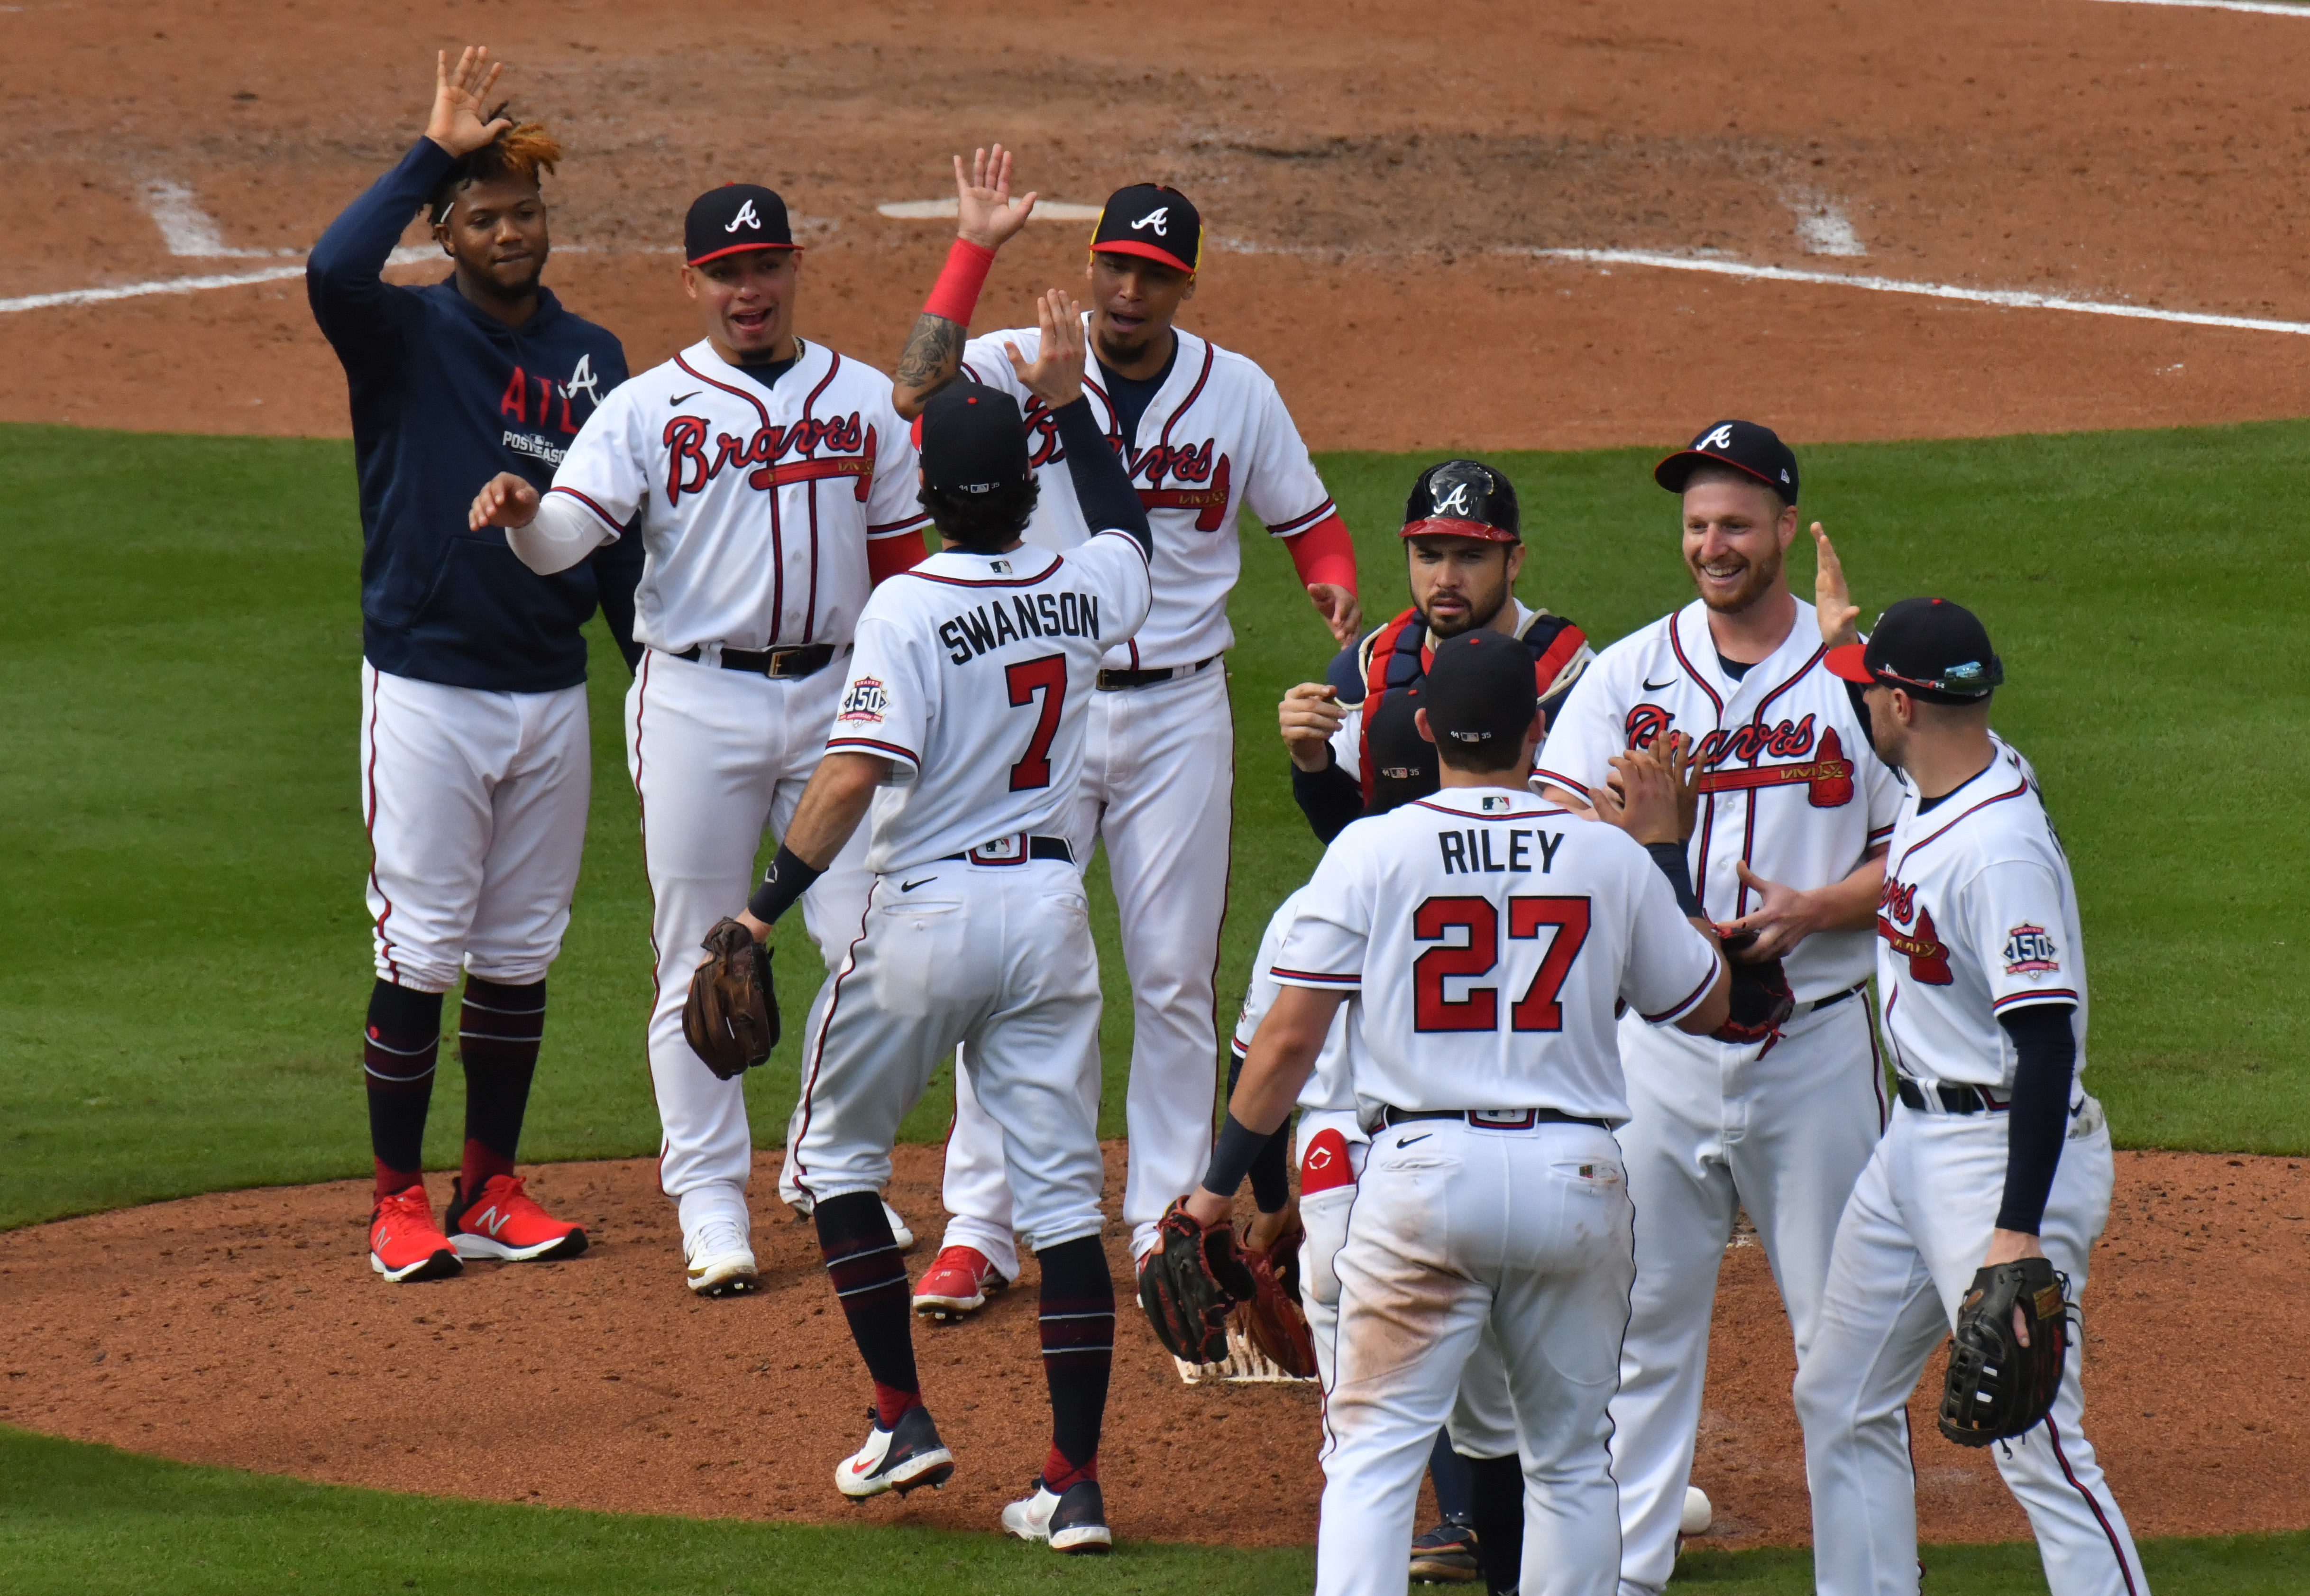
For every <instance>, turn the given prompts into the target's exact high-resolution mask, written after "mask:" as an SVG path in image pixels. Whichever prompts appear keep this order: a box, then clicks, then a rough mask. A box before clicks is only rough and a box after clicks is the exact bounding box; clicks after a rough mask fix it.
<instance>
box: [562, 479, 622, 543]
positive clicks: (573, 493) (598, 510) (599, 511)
mask: <svg viewBox="0 0 2310 1596" xmlns="http://www.w3.org/2000/svg"><path fill="white" fill-rule="evenodd" d="M546 491H547V492H548V493H567V494H568V495H569V497H570V498H572V499H576V500H577V502H578V503H579V504H582V505H584V506H585V507H586V508H587V509H589V510H591V511H593V512H594V513H595V515H597V516H601V517H602V519H603V520H604V522H607V523H608V524H609V526H610V529H611V530H612V532H616V533H620V534H621V535H622V534H623V533H624V532H625V530H626V529H625V528H624V527H622V526H621V525H618V523H617V521H616V520H615V519H614V518H612V516H611V515H610V512H609V511H607V510H605V509H604V508H603V507H601V506H600V505H598V504H595V502H594V501H593V500H592V499H588V498H586V496H585V495H584V494H583V493H580V492H578V491H577V489H575V488H564V487H562V486H561V485H560V483H558V482H557V483H555V484H554V485H553V486H552V487H551V488H548V489H547V490H546Z"/></svg>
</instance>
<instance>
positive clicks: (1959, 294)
mask: <svg viewBox="0 0 2310 1596" xmlns="http://www.w3.org/2000/svg"><path fill="white" fill-rule="evenodd" d="M1503 253H1507V254H1515V255H1524V256H1534V257H1536V258H1539V259H1542V260H1574V261H1585V262H1588V263H1590V264H1592V265H1604V266H1654V267H1657V268H1659V269H1660V270H1662V271H1666V272H1706V273H1710V274H1711V275H1713V276H1717V277H1745V278H1749V279H1751V280H1753V281H1757V282H1811V283H1819V284H1822V285H1824V286H1828V287H1832V288H1857V289H1864V290H1866V291H1869V292H1871V293H1874V294H1915V295H1917V296H1918V297H1920V298H1922V299H1961V300H1964V301H1965V302H1966V303H1967V304H1971V305H2001V306H2003V307H2005V308H2008V309H2010V310H2069V311H2075V312H2077V313H2078V314H2080V315H2082V316H2120V317H2127V318H2128V319H2130V320H2133V321H2164V322H2178V323H2180V324H2181V325H2184V326H2192V327H2233V328H2236V329H2237V330H2239V331H2241V332H2248V333H2294V334H2310V322H2300V321H2271V320H2268V319H2265V318H2263V317H2254V316H2215V315H2213V314H2211V313H2210V312H2207V311H2201V310H2158V309H2155V308H2151V307H2149V306H2146V305H2113V304H2110V303H2108V302H2107V301H2106V300H2102V299H2071V298H2069V297H2068V296H2066V295H2063V294H2040V293H2031V292H2028V291H2026V290H2022V289H2010V288H1958V287H1956V286H1955V285H1953V284H1950V283H1946V282H1904V281H1902V280H1901V279H1900V278H1898V277H1861V276H1854V275H1852V274H1850V273H1843V272H1800V271H1795V270H1793V269H1792V268H1790V267H1787V266H1756V265H1749V264H1747V263H1746V262H1743V261H1735V260H1708V259H1703V258H1699V257H1697V256H1689V255H1663V254H1658V253H1655V252H1654V251H1652V250H1647V249H1518V250H1511V251H1504V252H1503Z"/></svg>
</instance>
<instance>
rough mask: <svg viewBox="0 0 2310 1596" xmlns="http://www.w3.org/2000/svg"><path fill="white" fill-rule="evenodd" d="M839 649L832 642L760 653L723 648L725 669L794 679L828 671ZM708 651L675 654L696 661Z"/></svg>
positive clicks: (788, 679) (694, 650) (743, 649)
mask: <svg viewBox="0 0 2310 1596" xmlns="http://www.w3.org/2000/svg"><path fill="white" fill-rule="evenodd" d="M835 652H836V651H835V646H834V645H833V644H831V643H812V644H808V645H806V646H803V647H800V648H765V649H763V650H761V651H760V653H756V652H755V651H754V650H752V649H751V648H725V649H724V650H723V651H722V668H723V669H724V670H725V671H746V672H751V673H752V674H754V675H756V676H771V677H777V678H778V679H780V680H782V681H793V680H795V678H796V677H801V676H815V675H817V674H818V673H819V672H821V671H823V670H825V669H826V667H827V666H829V665H830V664H833V663H834V656H835ZM705 654H706V651H705V650H704V649H703V648H686V649H684V650H682V653H680V654H677V655H674V656H673V657H674V658H676V659H686V660H689V661H690V663H691V664H696V663H697V662H698V661H699V660H700V659H702V658H704V657H705Z"/></svg>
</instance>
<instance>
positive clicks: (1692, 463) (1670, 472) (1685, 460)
mask: <svg viewBox="0 0 2310 1596" xmlns="http://www.w3.org/2000/svg"><path fill="white" fill-rule="evenodd" d="M1704 465H1721V466H1723V467H1724V469H1725V470H1727V471H1737V472H1739V473H1741V475H1742V476H1744V477H1749V478H1751V479H1752V480H1754V481H1759V482H1762V483H1764V485H1765V486H1766V487H1767V488H1770V489H1771V490H1773V491H1774V492H1776V493H1780V492H1781V485H1780V484H1779V483H1778V482H1776V481H1773V479H1772V478H1770V477H1768V476H1767V475H1766V474H1765V473H1763V472H1761V471H1750V469H1749V468H1748V467H1747V466H1745V465H1743V464H1741V463H1740V462H1739V461H1738V460H1727V459H1726V458H1725V457H1724V455H1711V454H1707V453H1706V452H1704V451H1702V450H1700V449H1679V450H1677V452H1676V453H1675V454H1673V455H1670V456H1669V457H1668V458H1667V459H1665V460H1663V461H1662V462H1661V463H1660V464H1658V465H1655V466H1654V467H1653V481H1655V482H1658V483H1659V484H1660V485H1661V486H1662V487H1663V488H1665V489H1667V490H1669V491H1670V492H1672V493H1681V492H1683V491H1684V485H1685V483H1686V482H1687V481H1690V480H1691V477H1692V473H1694V472H1696V471H1698V470H1699V469H1700V468H1701V467H1702V466H1704ZM1781 498H1782V500H1783V502H1784V503H1788V504H1794V503H1795V502H1796V501H1795V500H1794V499H1790V498H1789V497H1788V496H1787V495H1786V494H1785V493H1784V494H1782V495H1781Z"/></svg>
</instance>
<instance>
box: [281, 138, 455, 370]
mask: <svg viewBox="0 0 2310 1596" xmlns="http://www.w3.org/2000/svg"><path fill="white" fill-rule="evenodd" d="M452 164H453V160H452V157H451V156H450V154H449V152H447V150H444V149H443V148H441V146H440V145H439V144H437V143H434V142H433V141H432V140H431V139H430V138H421V139H419V140H418V141H417V143H415V144H414V145H412V146H411V148H410V151H409V153H408V154H406V155H404V156H403V157H402V158H401V164H400V165H398V166H396V167H395V168H394V169H392V170H391V171H389V172H387V173H386V174H385V176H383V177H382V178H378V180H377V181H376V182H374V183H372V184H370V185H369V191H368V192H367V193H366V194H363V195H361V196H360V198H359V199H357V200H355V201H354V202H353V203H352V204H350V205H347V206H346V207H345V209H344V212H343V214H341V215H340V216H338V218H337V219H336V220H335V221H333V222H331V223H329V230H328V231H326V232H325V233H323V234H322V235H321V239H320V242H319V243H317V244H316V245H314V246H313V253H312V254H311V255H310V256H307V257H306V261H305V297H306V298H307V299H308V300H309V301H311V303H312V307H313V319H314V320H315V321H316V322H318V323H319V324H320V327H321V335H322V336H323V337H325V338H326V339H327V340H328V341H329V344H330V347H332V348H333V349H334V350H335V351H337V359H338V360H341V361H343V363H344V367H345V369H346V371H347V372H348V373H352V374H354V375H360V374H362V373H366V372H371V371H377V370H380V369H384V368H386V367H389V366H393V365H396V364H398V363H399V361H400V358H401V319H400V311H399V308H398V307H397V305H396V303H395V301H396V300H397V299H399V298H400V296H401V291H400V290H399V289H396V288H395V287H394V286H393V285H392V284H391V283H389V282H386V281H385V275H384V273H385V263H386V257H387V256H390V255H391V254H392V253H393V247H394V246H395V245H396V244H398V243H400V242H401V233H402V230H403V229H404V228H406V227H407V226H408V225H409V219H410V218H411V217H412V216H413V215H414V214H416V212H417V207H418V206H420V205H421V204H424V203H425V196H426V195H428V194H430V192H432V188H433V185H435V184H436V183H439V181H440V180H441V178H442V175H443V174H444V173H446V172H447V170H448V169H449V168H450V166H451V165H452Z"/></svg>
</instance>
